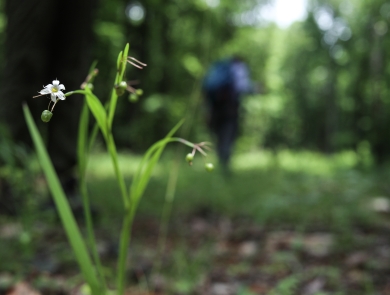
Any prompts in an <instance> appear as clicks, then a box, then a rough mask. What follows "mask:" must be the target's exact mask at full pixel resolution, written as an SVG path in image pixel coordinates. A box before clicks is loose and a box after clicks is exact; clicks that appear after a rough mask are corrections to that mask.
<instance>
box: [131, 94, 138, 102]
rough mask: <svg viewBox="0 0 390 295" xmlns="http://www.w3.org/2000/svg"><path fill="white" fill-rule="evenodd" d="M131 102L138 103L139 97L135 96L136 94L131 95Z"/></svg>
mask: <svg viewBox="0 0 390 295" xmlns="http://www.w3.org/2000/svg"><path fill="white" fill-rule="evenodd" d="M129 100H130V102H137V101H138V95H137V94H135V93H131V94H130V95H129Z"/></svg>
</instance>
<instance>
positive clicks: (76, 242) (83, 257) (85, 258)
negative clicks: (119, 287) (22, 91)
mask: <svg viewBox="0 0 390 295" xmlns="http://www.w3.org/2000/svg"><path fill="white" fill-rule="evenodd" d="M23 112H24V117H25V119H26V122H27V126H28V129H29V131H30V134H31V137H32V140H33V143H34V146H35V149H36V152H37V155H38V159H39V162H40V164H41V167H42V169H43V172H44V174H45V176H46V179H47V182H48V185H49V189H50V192H51V194H52V197H53V199H54V203H55V205H56V207H57V210H58V213H59V215H60V218H61V221H62V224H63V226H64V229H65V232H66V235H67V237H68V240H69V243H70V245H71V247H72V249H73V252H74V254H75V256H76V260H77V262H78V263H79V266H80V268H81V272H82V274H83V276H84V278H85V280H86V281H87V283H88V285H89V286H90V287H91V289H92V291H93V294H102V293H103V292H104V290H102V288H101V286H100V283H99V281H98V280H97V277H96V275H95V271H94V267H93V264H92V262H91V258H90V256H89V253H88V251H87V248H86V246H85V243H84V241H83V238H82V236H81V233H80V230H79V228H78V226H77V223H76V220H75V218H74V216H73V213H72V211H71V209H70V206H69V203H68V200H67V198H66V196H65V193H64V191H63V189H62V186H61V184H60V181H59V179H58V176H57V174H56V172H55V170H54V167H53V164H52V162H51V160H50V158H49V155H48V153H47V151H46V148H45V146H44V143H43V140H42V137H41V136H40V134H39V132H38V129H37V127H36V125H35V122H34V120H33V118H32V116H31V113H30V110H29V109H28V106H27V105H23Z"/></svg>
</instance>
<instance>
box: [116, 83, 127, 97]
mask: <svg viewBox="0 0 390 295" xmlns="http://www.w3.org/2000/svg"><path fill="white" fill-rule="evenodd" d="M126 89H127V83H126V82H125V81H121V82H120V83H119V84H117V85H115V92H116V95H118V96H121V95H123V93H125V91H126Z"/></svg>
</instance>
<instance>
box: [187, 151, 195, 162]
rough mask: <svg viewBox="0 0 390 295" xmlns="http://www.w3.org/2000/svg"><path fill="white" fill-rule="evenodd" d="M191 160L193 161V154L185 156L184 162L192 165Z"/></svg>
mask: <svg viewBox="0 0 390 295" xmlns="http://www.w3.org/2000/svg"><path fill="white" fill-rule="evenodd" d="M192 160H194V155H193V154H191V153H190V154H187V156H186V161H187V162H188V163H190V164H191V163H192Z"/></svg>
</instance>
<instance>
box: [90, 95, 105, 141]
mask: <svg viewBox="0 0 390 295" xmlns="http://www.w3.org/2000/svg"><path fill="white" fill-rule="evenodd" d="M85 98H86V100H87V103H88V107H89V109H90V110H91V113H92V114H93V116H94V117H95V119H96V122H97V123H98V125H99V128H100V130H101V131H102V133H103V135H104V137H105V138H107V133H108V131H107V129H108V126H107V114H106V110H105V108H104V106H103V105H102V103H101V102H100V100H99V99H98V98H97V97H96V96H95V95H94V94H93V93H92V92H91V91H90V90H89V89H85Z"/></svg>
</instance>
